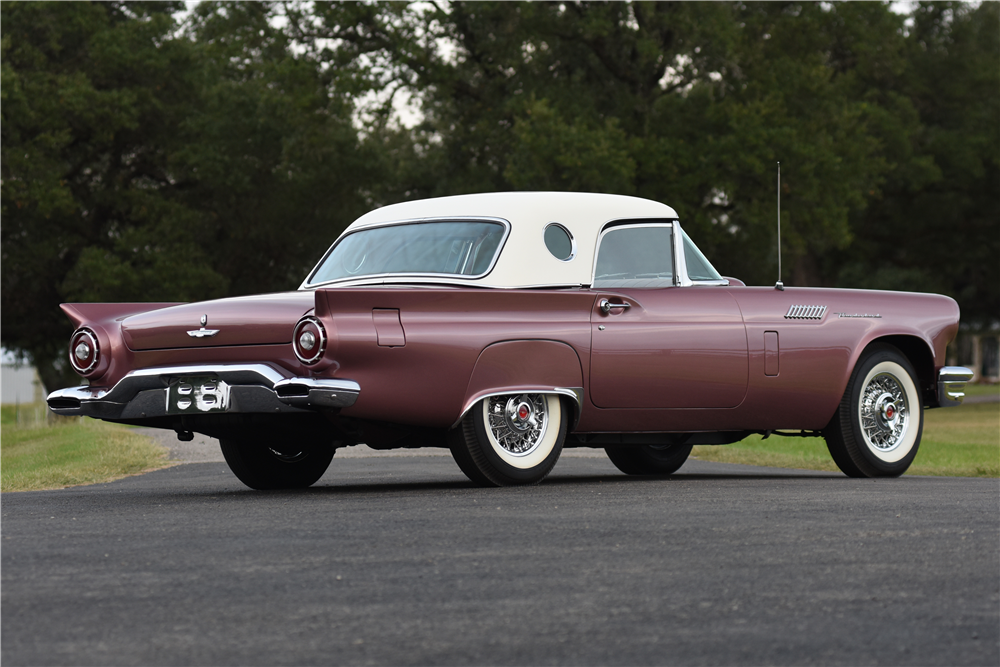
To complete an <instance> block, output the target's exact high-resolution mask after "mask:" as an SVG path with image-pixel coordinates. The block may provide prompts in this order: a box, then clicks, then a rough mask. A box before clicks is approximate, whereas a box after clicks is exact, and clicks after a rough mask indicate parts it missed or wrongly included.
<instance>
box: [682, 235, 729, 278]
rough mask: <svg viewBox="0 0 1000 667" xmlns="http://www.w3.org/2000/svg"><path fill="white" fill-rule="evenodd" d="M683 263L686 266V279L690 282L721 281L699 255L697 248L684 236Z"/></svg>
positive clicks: (719, 276)
mask: <svg viewBox="0 0 1000 667" xmlns="http://www.w3.org/2000/svg"><path fill="white" fill-rule="evenodd" d="M684 263H685V264H687V272H688V278H690V279H691V280H722V276H721V275H719V272H718V271H716V270H715V267H713V266H712V265H711V263H709V261H708V260H707V259H706V258H705V255H703V254H701V250H698V246H696V245H695V244H694V242H693V241H692V240H691V239H690V238H688V235H687V234H684Z"/></svg>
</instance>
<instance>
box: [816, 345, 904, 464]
mask: <svg viewBox="0 0 1000 667" xmlns="http://www.w3.org/2000/svg"><path fill="white" fill-rule="evenodd" d="M916 377H917V374H916V372H915V371H914V370H913V366H912V365H911V364H910V362H909V360H907V358H906V357H905V356H903V354H902V353H901V352H900V351H899V350H897V349H896V348H894V347H892V346H889V345H884V344H875V345H872V346H871V347H870V348H869V349H867V350H865V353H864V354H863V355H862V356H861V358H860V359H859V360H858V363H857V365H856V366H855V367H854V371H853V372H852V373H851V378H850V380H849V381H848V383H847V389H846V390H845V391H844V397H843V399H841V401H840V407H839V408H838V409H837V412H836V413H835V414H834V415H833V419H831V420H830V423H829V424H827V426H826V428H825V429H824V430H823V435H824V437H825V438H826V445H827V448H828V449H829V450H830V455H831V456H832V457H833V460H834V462H835V463H836V464H837V467H838V468H840V469H841V470H842V471H843V472H844V474H846V475H849V476H850V477H898V476H899V475H902V474H903V473H904V472H906V470H907V468H909V467H910V464H911V463H912V462H913V459H914V457H916V455H917V449H918V448H919V446H920V436H921V433H922V431H923V403H922V401H921V396H920V391H919V390H918V389H917V380H916Z"/></svg>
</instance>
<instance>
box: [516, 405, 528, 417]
mask: <svg viewBox="0 0 1000 667" xmlns="http://www.w3.org/2000/svg"><path fill="white" fill-rule="evenodd" d="M528 414H529V410H528V406H527V405H523V404H522V405H519V406H518V408H517V418H518V419H527V418H528Z"/></svg>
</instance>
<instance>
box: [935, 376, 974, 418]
mask: <svg viewBox="0 0 1000 667" xmlns="http://www.w3.org/2000/svg"><path fill="white" fill-rule="evenodd" d="M971 379H972V371H970V370H969V369H968V368H964V367H962V366H945V367H944V368H942V369H941V370H940V371H939V372H938V405H940V406H941V407H942V408H947V407H950V406H953V405H961V404H962V401H963V400H964V399H965V384H966V383H967V382H968V381H969V380H971Z"/></svg>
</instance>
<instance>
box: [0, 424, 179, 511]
mask: <svg viewBox="0 0 1000 667" xmlns="http://www.w3.org/2000/svg"><path fill="white" fill-rule="evenodd" d="M47 413H48V410H47V409H46V408H44V406H33V405H29V406H19V407H15V406H6V405H5V406H3V407H2V409H0V490H2V491H4V492H7V491H36V490H41V489H59V488H63V487H67V486H76V485H79V484H97V483H99V482H108V481H111V480H114V479H119V478H121V477H127V476H129V475H135V474H138V473H142V472H147V471H150V470H155V469H157V468H162V467H164V466H167V465H170V462H169V461H167V460H166V456H167V450H166V449H165V448H163V447H159V446H157V445H154V444H153V443H152V441H151V440H150V439H149V438H147V437H144V436H141V435H138V434H136V433H133V432H132V431H130V430H129V429H126V428H123V427H121V426H116V425H113V424H105V423H104V422H100V421H95V420H93V419H82V418H78V417H77V418H65V417H54V416H51V415H49V414H47Z"/></svg>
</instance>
